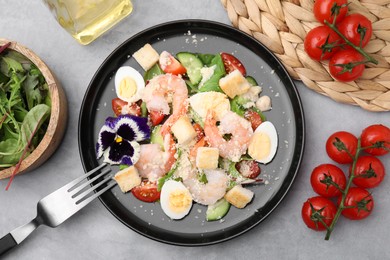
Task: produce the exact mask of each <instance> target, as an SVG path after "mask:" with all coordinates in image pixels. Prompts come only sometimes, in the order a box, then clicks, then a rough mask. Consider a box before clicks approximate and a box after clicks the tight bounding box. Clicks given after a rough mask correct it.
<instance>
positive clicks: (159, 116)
mask: <svg viewBox="0 0 390 260" xmlns="http://www.w3.org/2000/svg"><path fill="white" fill-rule="evenodd" d="M149 116H150V121H151V122H152V125H153V126H156V125H158V124H160V123H161V122H162V121H163V119H164V116H165V115H164V114H163V113H161V112H160V111H153V110H152V111H149Z"/></svg>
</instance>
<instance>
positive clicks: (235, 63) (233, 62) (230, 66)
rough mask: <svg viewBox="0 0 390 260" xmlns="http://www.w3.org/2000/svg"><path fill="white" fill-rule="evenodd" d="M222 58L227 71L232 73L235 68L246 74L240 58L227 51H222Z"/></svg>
mask: <svg viewBox="0 0 390 260" xmlns="http://www.w3.org/2000/svg"><path fill="white" fill-rule="evenodd" d="M221 58H222V61H223V65H224V66H225V70H226V73H230V72H232V71H233V70H239V71H240V72H241V74H242V75H243V76H246V69H245V67H244V65H243V64H242V63H241V61H240V60H239V59H237V58H236V57H234V56H233V55H231V54H229V53H226V52H222V53H221Z"/></svg>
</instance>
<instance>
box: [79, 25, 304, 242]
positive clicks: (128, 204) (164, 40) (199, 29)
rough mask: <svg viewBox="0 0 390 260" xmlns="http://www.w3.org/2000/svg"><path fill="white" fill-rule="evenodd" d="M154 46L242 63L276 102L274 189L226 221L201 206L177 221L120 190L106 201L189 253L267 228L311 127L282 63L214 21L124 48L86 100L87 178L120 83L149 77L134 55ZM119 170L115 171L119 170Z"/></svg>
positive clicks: (150, 34)
mask: <svg viewBox="0 0 390 260" xmlns="http://www.w3.org/2000/svg"><path fill="white" fill-rule="evenodd" d="M146 43H150V44H151V45H152V46H153V47H154V48H155V49H156V50H157V51H158V52H161V51H163V50H167V51H169V52H171V53H174V54H175V53H178V52H180V51H189V52H199V53H219V52H228V53H232V54H234V55H235V56H236V57H238V58H239V59H240V60H241V61H242V62H243V64H244V65H245V67H246V69H247V74H248V75H251V76H253V77H254V78H255V79H256V80H257V82H258V83H259V85H261V86H262V87H263V93H264V94H266V95H269V96H270V97H271V99H272V103H273V104H272V110H271V111H269V112H266V116H267V118H268V120H270V121H272V122H273V123H274V125H275V127H276V129H277V131H278V136H279V146H278V151H277V154H276V157H275V158H274V160H273V161H272V162H271V163H269V164H268V165H265V166H262V176H263V178H265V179H266V180H267V181H268V184H267V185H262V186H255V187H251V188H250V189H252V190H253V191H254V192H255V198H254V200H253V201H252V203H250V204H249V205H248V206H247V207H246V208H245V209H241V210H239V209H236V208H234V207H231V209H230V211H229V213H228V214H227V215H226V217H225V218H224V219H223V220H222V221H216V222H207V221H205V213H206V207H205V206H202V205H199V204H194V206H193V207H192V209H191V212H190V214H189V215H188V216H187V217H185V218H184V219H183V220H180V221H173V220H170V219H169V218H168V217H167V216H166V215H164V213H163V212H162V210H161V207H160V205H159V203H155V204H149V203H143V202H140V201H139V200H137V199H135V198H134V197H133V196H132V195H131V194H123V193H122V192H121V191H120V190H119V188H118V187H115V188H113V189H112V190H111V191H110V192H106V193H105V194H104V195H102V196H101V197H100V200H101V201H102V203H103V204H104V205H105V206H106V208H107V209H108V210H109V211H110V212H111V213H112V214H113V215H114V216H115V217H116V218H118V219H119V220H120V221H121V222H122V223H124V224H125V225H126V226H128V227H129V228H131V229H133V230H134V231H136V232H138V233H140V234H142V235H144V236H146V237H149V238H151V239H154V240H157V241H161V242H165V243H169V244H175V245H186V246H199V245H209V244H214V243H218V242H221V241H226V240H228V239H231V238H233V237H236V236H238V235H240V234H242V233H244V232H246V231H248V230H249V229H251V228H253V227H254V226H256V225H257V224H259V223H260V222H262V221H263V220H264V219H265V218H266V217H267V216H268V215H269V214H270V213H271V212H272V211H273V210H274V209H275V208H276V207H277V206H278V204H279V203H280V202H281V200H282V199H283V198H284V196H285V195H286V194H287V191H288V190H289V189H290V187H291V185H292V183H293V181H294V178H295V176H296V174H297V171H298V168H299V165H300V163H301V159H302V154H303V148H304V136H305V135H304V120H303V111H302V106H301V102H300V99H299V95H298V92H297V90H296V87H295V85H294V83H293V81H292V80H291V78H290V77H289V75H288V74H287V72H286V70H285V69H284V68H283V66H282V65H281V63H280V62H279V61H278V60H277V59H276V58H275V56H274V55H273V54H272V53H271V52H270V51H269V50H268V49H266V47H264V46H263V45H262V44H260V43H259V42H257V41H256V40H254V39H253V38H251V37H249V36H248V35H246V34H244V33H242V32H240V31H239V30H236V29H234V28H232V27H230V26H227V25H223V24H220V23H216V22H211V21H201V20H185V21H175V22H169V23H166V24H162V25H158V26H155V27H152V28H150V29H147V30H145V31H143V32H141V33H139V34H137V35H135V36H134V37H132V38H130V39H128V40H127V41H125V42H124V43H123V44H122V45H120V46H119V47H118V48H117V49H116V50H115V51H114V52H113V53H112V54H111V55H110V56H109V57H108V58H107V59H106V60H105V61H104V62H103V64H102V65H101V66H100V68H99V69H98V71H97V72H96V74H95V75H94V77H93V79H92V81H91V83H90V85H89V87H88V89H87V92H86V94H85V97H84V100H83V103H82V108H81V112H80V118H79V149H80V154H81V160H82V163H83V166H84V169H85V171H89V170H91V169H92V168H94V167H96V166H97V165H99V164H100V162H99V161H98V160H97V159H96V156H95V143H96V140H97V135H98V133H99V130H100V128H101V126H102V125H103V124H104V120H105V118H106V117H108V116H112V115H113V112H112V110H111V99H113V98H114V97H116V95H115V91H114V82H113V81H114V80H113V76H114V74H115V72H116V70H117V69H118V68H119V67H120V66H123V65H130V66H132V67H134V68H136V69H138V70H139V71H140V72H141V73H143V70H142V69H141V67H140V66H139V65H138V64H137V62H136V61H135V60H134V58H132V57H131V56H132V54H133V53H134V52H135V51H137V50H138V49H139V48H141V47H142V46H143V45H144V44H146ZM113 168H114V170H116V167H113Z"/></svg>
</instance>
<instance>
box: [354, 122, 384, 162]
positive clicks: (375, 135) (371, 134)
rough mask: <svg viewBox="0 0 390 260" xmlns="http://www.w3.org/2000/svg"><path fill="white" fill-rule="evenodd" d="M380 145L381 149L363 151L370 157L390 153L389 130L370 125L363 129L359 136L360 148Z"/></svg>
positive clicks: (382, 126)
mask: <svg viewBox="0 0 390 260" xmlns="http://www.w3.org/2000/svg"><path fill="white" fill-rule="evenodd" d="M378 142H380V143H382V145H383V147H381V148H367V149H365V150H364V151H365V152H366V153H369V154H371V155H384V154H387V153H388V152H389V151H390V128H388V127H386V126H384V125H371V126H368V127H366V128H365V129H363V131H362V134H361V144H362V147H368V146H372V145H374V144H375V143H378Z"/></svg>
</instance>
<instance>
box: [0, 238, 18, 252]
mask: <svg viewBox="0 0 390 260" xmlns="http://www.w3.org/2000/svg"><path fill="white" fill-rule="evenodd" d="M17 244H18V243H16V241H15V239H14V237H13V236H12V235H11V233H8V234H7V235H5V236H3V237H2V238H1V239H0V255H2V254H4V253H5V252H7V251H8V250H10V249H11V248H13V247H15V246H16V245H17Z"/></svg>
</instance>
